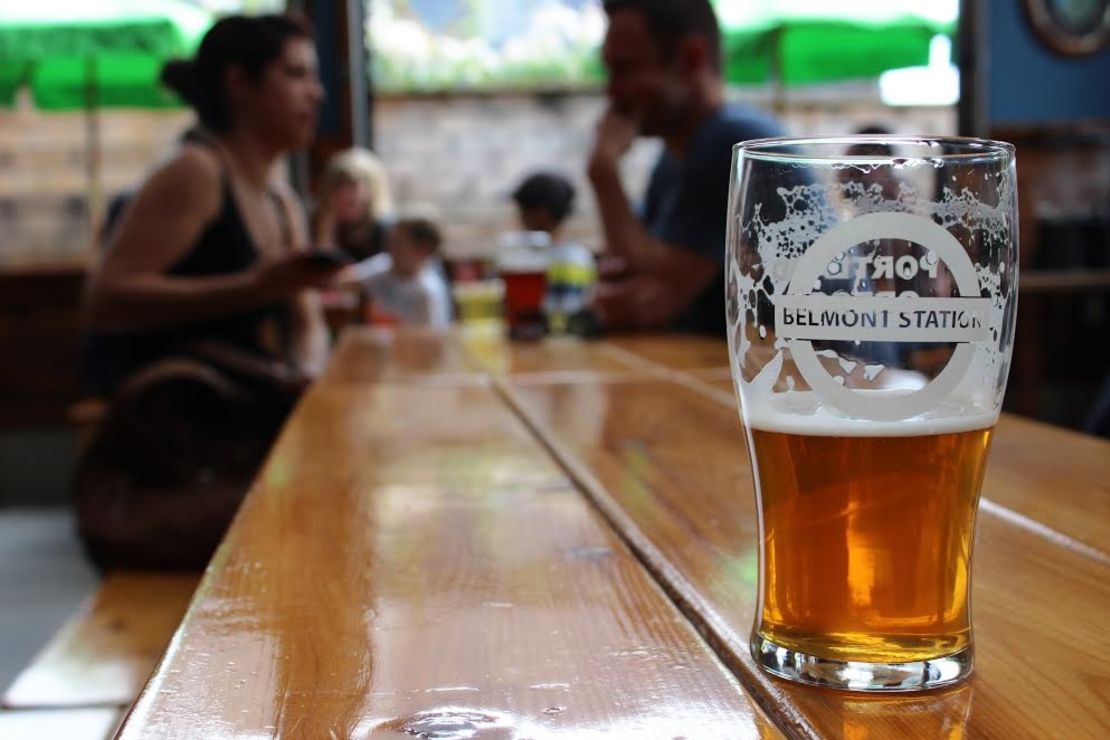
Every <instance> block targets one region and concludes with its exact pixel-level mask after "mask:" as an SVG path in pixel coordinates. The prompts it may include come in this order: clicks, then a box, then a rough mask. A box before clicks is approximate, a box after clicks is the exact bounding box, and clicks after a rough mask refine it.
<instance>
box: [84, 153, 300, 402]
mask: <svg viewBox="0 0 1110 740" xmlns="http://www.w3.org/2000/svg"><path fill="white" fill-rule="evenodd" d="M221 188H222V190H223V196H222V205H221V207H220V212H219V215H218V216H217V217H216V219H215V220H214V221H213V222H212V223H211V224H209V225H208V227H207V228H205V230H204V231H203V232H202V233H201V235H200V237H199V238H198V239H197V241H196V243H195V244H194V245H193V248H192V249H190V250H189V252H188V253H187V254H186V255H185V256H184V257H182V258H181V259H179V260H178V261H177V262H176V263H174V264H173V265H172V266H171V267H170V268H169V269H168V270H166V274H167V275H173V276H175V277H181V278H192V277H196V278H201V277H212V276H217V275H232V274H236V273H240V272H244V271H246V270H248V269H250V268H251V266H252V265H253V264H254V263H255V261H256V260H257V259H258V256H259V252H258V248H257V247H256V246H255V243H254V239H253V238H252V237H251V234H250V232H249V231H248V230H247V227H246V224H245V223H244V221H243V217H242V215H241V214H240V213H239V207H238V204H237V203H236V201H235V195H234V194H233V193H232V189H231V182H230V180H229V179H228V175H227V173H226V172H225V173H224V175H223V177H222V178H221ZM273 197H274V198H275V201H277V199H278V196H277V194H276V193H275V194H273ZM276 205H277V207H278V213H279V214H280V215H281V216H282V230H283V235H284V241H285V244H284V246H285V248H289V247H290V246H291V245H290V238H291V237H290V234H291V230H290V228H289V224H288V220H287V219H286V218H285V217H284V215H285V213H286V212H285V209H284V207H283V206H282V204H281V203H280V201H277V202H276ZM288 323H289V321H288V305H287V304H286V303H276V304H271V305H268V306H264V307H262V308H257V309H251V310H247V311H239V312H236V313H232V314H228V315H225V316H219V317H213V318H207V319H199V320H197V321H194V322H188V323H185V324H178V325H176V326H172V327H164V328H159V329H157V330H153V331H142V332H126V333H119V334H112V335H110V336H105V335H98V336H97V337H96V338H93V341H92V343H91V345H92V346H89V347H88V349H89V353H88V357H87V360H88V371H89V372H88V375H89V381H90V385H92V386H93V387H94V389H95V390H97V391H99V392H109V391H111V390H112V389H113V388H114V387H115V386H116V385H117V384H118V383H119V382H120V381H122V380H123V379H124V378H125V377H127V376H128V375H130V374H131V373H133V372H135V371H136V370H138V369H140V368H141V367H143V366H144V365H147V364H149V363H150V362H153V361H155V360H158V359H160V358H163V357H166V356H168V355H170V354H175V353H183V352H184V353H187V352H188V348H189V345H190V344H193V343H196V342H198V341H201V340H204V341H214V342H219V343H221V344H225V345H231V346H233V347H235V348H236V349H240V350H244V351H246V352H251V353H254V354H257V355H261V356H265V357H268V358H270V359H274V360H286V359H288V345H289V342H288Z"/></svg>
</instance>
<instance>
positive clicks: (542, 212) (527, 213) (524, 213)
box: [519, 206, 557, 232]
mask: <svg viewBox="0 0 1110 740" xmlns="http://www.w3.org/2000/svg"><path fill="white" fill-rule="evenodd" d="M519 210H520V225H521V226H523V227H524V230H525V231H546V232H551V231H554V229H555V227H556V225H557V224H556V223H555V219H553V218H552V217H551V213H549V212H548V210H547V209H546V208H541V207H539V206H520V209H519Z"/></svg>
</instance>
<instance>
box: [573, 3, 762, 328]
mask: <svg viewBox="0 0 1110 740" xmlns="http://www.w3.org/2000/svg"><path fill="white" fill-rule="evenodd" d="M605 11H606V13H607V14H608V16H609V28H608V31H607V33H606V36H605V44H604V47H603V50H602V55H603V60H604V63H605V66H606V68H607V70H608V73H609V82H608V87H607V90H606V92H607V95H608V98H609V109H608V111H607V112H606V113H605V115H604V116H603V117H602V119H601V121H600V122H599V123H598V125H597V135H596V141H595V144H594V150H593V153H592V155H591V157H590V162H589V168H588V174H589V179H590V184H591V185H592V186H593V189H594V193H595V195H596V198H597V203H598V210H599V215H600V216H601V221H602V226H603V228H604V232H605V240H606V244H607V259H606V262H605V264H604V265H603V269H602V273H603V282H602V283H600V284H599V285H598V287H597V290H596V292H595V297H594V309H595V312H596V314H597V316H598V318H599V320H600V321H601V322H602V323H603V324H604V325H605V326H607V327H610V328H628V329H639V328H668V329H673V330H680V331H689V332H701V333H712V334H719V335H723V334H724V331H725V316H724V311H725V310H724V285H723V280H724V252H725V226H726V215H725V214H726V210H727V207H728V187H729V170H730V165H731V159H732V146H733V144H736V143H738V142H741V141H745V140H747V139H756V138H763V137H768V136H779V135H781V133H782V131H781V127H780V126H779V124H778V123H777V122H776V121H775V120H774V119H772V118H771V117H770V116H767V115H765V114H762V113H759V112H757V111H754V110H751V109H748V108H744V107H741V106H737V105H731V104H725V102H724V91H723V84H722V80H721V43H720V31H719V29H718V26H717V18H716V16H715V15H714V13H713V8H712V7H711V6H710V4H709V0H607V1H606V3H605ZM637 136H650V137H659V138H661V139H662V140H663V144H664V149H663V152H662V154H661V155H660V157H659V160H658V161H657V162H656V165H655V168H654V170H653V172H652V175H651V180H650V182H649V184H648V188H647V193H646V196H645V199H644V203H643V206H642V208H641V210H640V212H639V214H637V213H636V212H634V211H633V208H632V206H631V204H630V202H629V198H628V195H627V194H626V193H625V191H624V187H623V185H622V184H621V180H620V175H619V163H620V160H621V157H622V156H623V155H624V154H625V152H626V151H627V150H628V148H629V146H630V145H631V144H632V142H633V140H634V139H635V138H636V137H637Z"/></svg>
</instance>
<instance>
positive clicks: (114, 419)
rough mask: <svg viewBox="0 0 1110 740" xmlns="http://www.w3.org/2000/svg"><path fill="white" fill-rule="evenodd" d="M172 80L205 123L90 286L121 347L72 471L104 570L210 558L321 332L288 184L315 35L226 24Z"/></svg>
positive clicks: (326, 274)
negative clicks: (102, 406) (106, 404)
mask: <svg viewBox="0 0 1110 740" xmlns="http://www.w3.org/2000/svg"><path fill="white" fill-rule="evenodd" d="M162 79H163V81H164V83H165V84H166V85H167V86H168V87H169V88H171V89H172V90H174V91H176V92H177V93H178V94H179V95H180V96H181V97H182V99H183V100H185V101H186V102H187V103H188V104H189V105H190V106H191V107H192V108H193V110H194V111H195V112H196V115H197V118H198V121H199V127H198V129H197V130H196V132H195V133H194V134H193V135H191V136H189V137H187V138H186V139H185V140H184V141H183V142H182V144H181V146H180V147H179V148H178V149H177V151H176V152H175V153H174V154H173V155H172V156H171V157H169V159H168V160H166V161H165V162H163V163H162V164H160V165H159V166H158V167H157V168H155V170H154V171H153V172H152V173H151V174H150V176H149V177H148V178H147V179H146V181H145V182H144V183H143V184H142V185H141V186H140V187H139V189H138V190H137V192H136V193H135V195H134V197H133V198H131V199H130V202H129V203H128V204H127V205H126V207H125V208H124V210H123V212H122V213H121V214H120V218H119V223H118V225H117V226H116V227H115V229H114V230H113V232H112V234H111V237H110V243H109V245H108V248H107V250H106V252H105V253H104V254H103V256H102V258H101V259H100V260H99V262H98V263H97V264H96V265H95V266H94V268H93V269H92V272H91V274H90V276H89V280H88V285H87V296H86V299H87V300H86V319H87V322H88V325H89V326H90V327H91V328H92V329H94V330H96V331H97V332H100V333H102V334H107V335H109V336H111V337H112V338H113V347H114V350H115V352H114V357H112V363H111V368H110V372H108V373H106V374H105V375H104V377H106V378H107V379H108V384H107V385H108V387H107V388H106V390H108V391H110V392H111V393H112V394H113V395H112V407H111V410H110V411H109V415H108V418H107V419H106V420H105V421H104V423H103V424H101V426H100V428H99V429H98V431H97V435H96V437H95V438H94V439H93V441H92V443H91V445H90V447H89V448H88V450H87V452H86V454H85V456H84V459H83V460H81V461H80V463H79V465H78V471H77V476H76V487H77V494H78V507H79V512H78V516H79V525H80V531H81V534H82V536H83V537H84V539H85V542H86V545H87V547H88V549H89V551H90V553H91V555H92V557H93V558H94V559H95V560H96V561H97V562H98V563H100V564H101V565H103V566H113V565H129V566H156V567H192V566H197V567H199V566H201V565H203V564H204V563H205V562H206V561H207V559H208V557H209V555H210V554H211V551H212V549H213V548H214V547H215V545H216V544H217V543H218V542H219V538H220V536H221V535H222V533H223V530H224V529H225V528H226V525H227V523H228V522H229V521H230V518H231V516H232V515H233V513H234V511H235V510H236V508H237V506H238V503H239V499H240V497H241V496H242V493H243V492H244V491H245V486H246V485H247V484H248V483H249V481H250V479H251V477H252V476H253V474H254V470H255V468H256V466H257V464H258V463H259V462H260V461H261V459H262V456H263V455H264V454H265V451H266V450H267V449H268V447H269V444H270V442H271V440H272V438H273V436H274V435H275V434H276V432H277V430H278V429H279V428H280V424H281V423H282V421H283V420H284V417H285V414H286V413H287V412H288V411H289V409H290V408H291V407H292V404H293V403H294V402H295V400H296V397H297V395H298V394H299V392H300V390H301V388H303V387H304V385H305V384H306V383H307V382H308V380H309V379H311V378H312V377H313V376H314V375H316V374H317V373H319V372H320V370H321V369H322V367H323V365H324V363H325V361H326V358H327V352H328V338H327V333H326V329H325V327H324V324H323V321H322V317H321V314H320V310H319V305H318V303H317V300H316V297H315V295H314V293H313V291H312V289H313V288H318V287H321V286H323V285H325V284H326V283H328V282H329V281H330V280H331V278H332V277H333V275H334V273H335V272H336V269H335V268H331V267H327V266H323V265H322V264H321V263H320V261H318V260H313V259H311V257H310V255H309V254H308V253H307V252H306V247H307V241H308V239H307V230H306V226H305V222H304V218H303V213H302V210H301V206H300V204H299V203H298V201H297V198H296V197H295V195H294V194H293V192H292V191H291V189H290V188H289V187H288V185H287V184H286V183H285V182H284V181H283V180H282V178H281V177H279V176H277V174H276V173H277V170H278V165H279V164H280V163H281V162H282V158H283V156H284V155H285V154H286V153H288V152H290V151H293V150H296V149H300V148H302V147H304V146H306V145H307V144H308V143H309V142H310V141H311V139H312V137H313V135H314V132H315V125H316V113H317V109H318V107H319V105H320V102H321V99H322V94H323V93H322V89H321V87H320V83H319V81H318V78H317V64H316V51H315V48H314V46H313V42H312V35H311V29H310V28H309V27H308V25H307V24H306V22H305V21H304V20H303V19H300V18H299V17H295V16H287V15H268V16H257V17H244V16H230V17H227V18H225V19H223V20H221V21H219V22H218V23H216V24H215V25H214V26H213V27H212V28H211V29H210V30H209V31H208V33H207V34H206V35H205V36H204V39H203V40H202V42H201V44H200V46H199V48H198V50H197V53H196V57H195V58H194V59H191V60H178V61H174V62H170V63H168V64H167V65H166V67H165V68H164V70H163V73H162Z"/></svg>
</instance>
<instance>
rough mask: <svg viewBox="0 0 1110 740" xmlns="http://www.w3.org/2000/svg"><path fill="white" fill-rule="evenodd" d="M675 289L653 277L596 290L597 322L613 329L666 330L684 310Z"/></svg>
mask: <svg viewBox="0 0 1110 740" xmlns="http://www.w3.org/2000/svg"><path fill="white" fill-rule="evenodd" d="M674 293H675V291H674V289H673V288H672V287H671V286H669V285H668V284H667V283H666V282H665V281H664V280H661V279H660V278H658V277H655V276H654V275H633V276H631V277H626V278H624V279H622V280H616V281H611V282H602V283H598V284H597V285H596V286H595V287H594V294H593V309H594V312H595V314H596V315H597V318H598V321H599V322H600V323H601V324H602V325H603V326H605V327H607V328H612V329H649V328H657V329H658V328H663V327H665V326H667V325H668V324H669V323H670V322H671V320H672V319H673V318H674V316H675V315H676V314H677V312H678V309H680V308H681V306H678V305H676V303H675V301H674Z"/></svg>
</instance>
